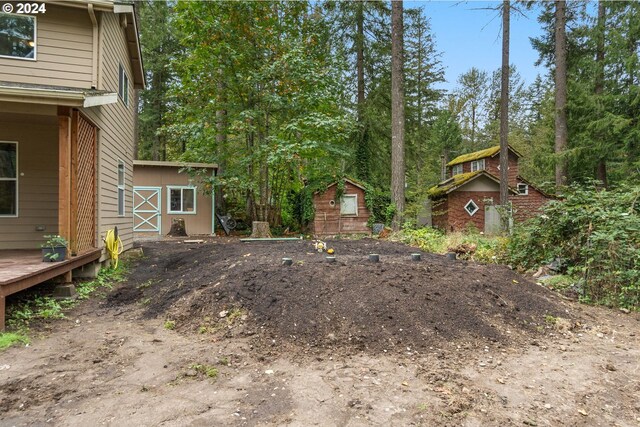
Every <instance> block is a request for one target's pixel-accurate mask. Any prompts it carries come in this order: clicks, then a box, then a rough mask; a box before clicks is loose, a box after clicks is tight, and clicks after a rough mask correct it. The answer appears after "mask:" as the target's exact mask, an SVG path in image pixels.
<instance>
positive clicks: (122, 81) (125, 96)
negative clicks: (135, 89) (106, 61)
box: [118, 64, 129, 107]
mask: <svg viewBox="0 0 640 427" xmlns="http://www.w3.org/2000/svg"><path fill="white" fill-rule="evenodd" d="M118 96H119V97H120V99H121V100H122V102H124V105H126V106H127V107H128V106H129V77H127V73H126V71H125V70H124V67H123V66H122V64H120V65H119V70H118Z"/></svg>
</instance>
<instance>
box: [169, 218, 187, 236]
mask: <svg viewBox="0 0 640 427" xmlns="http://www.w3.org/2000/svg"><path fill="white" fill-rule="evenodd" d="M169 236H173V237H176V236H181V237H186V236H187V227H186V226H185V224H184V218H173V219H172V220H171V229H170V230H169Z"/></svg>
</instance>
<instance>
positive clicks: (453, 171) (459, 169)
mask: <svg viewBox="0 0 640 427" xmlns="http://www.w3.org/2000/svg"><path fill="white" fill-rule="evenodd" d="M461 173H462V163H459V164H457V165H453V166H451V176H454V175H459V174H461Z"/></svg>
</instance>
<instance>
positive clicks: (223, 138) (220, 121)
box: [214, 76, 227, 213]
mask: <svg viewBox="0 0 640 427" xmlns="http://www.w3.org/2000/svg"><path fill="white" fill-rule="evenodd" d="M220 78H222V76H220ZM217 89H218V101H219V102H220V103H224V101H225V99H226V96H225V85H224V83H223V82H218V84H217ZM226 146H227V111H226V110H224V109H219V110H216V157H217V158H218V171H217V176H223V175H224V172H225V170H226V169H227V166H226V160H225V157H224V153H225V152H226V151H227V149H226ZM214 194H215V206H216V211H219V212H224V213H226V212H227V208H226V206H225V202H224V200H225V199H224V193H223V188H222V186H220V185H218V186H216V191H215V192H214Z"/></svg>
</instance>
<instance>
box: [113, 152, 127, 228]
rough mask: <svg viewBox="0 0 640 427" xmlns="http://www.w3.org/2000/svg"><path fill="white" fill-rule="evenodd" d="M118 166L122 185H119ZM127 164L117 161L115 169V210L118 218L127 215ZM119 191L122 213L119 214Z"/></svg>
mask: <svg viewBox="0 0 640 427" xmlns="http://www.w3.org/2000/svg"><path fill="white" fill-rule="evenodd" d="M120 165H122V168H123V173H122V184H120ZM126 187H127V164H126V163H125V162H124V161H123V160H120V159H118V166H117V167H116V192H117V194H116V210H117V213H118V216H119V217H123V216H126V213H127V189H126ZM120 190H122V213H120V203H119V201H120V200H119V199H120Z"/></svg>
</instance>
